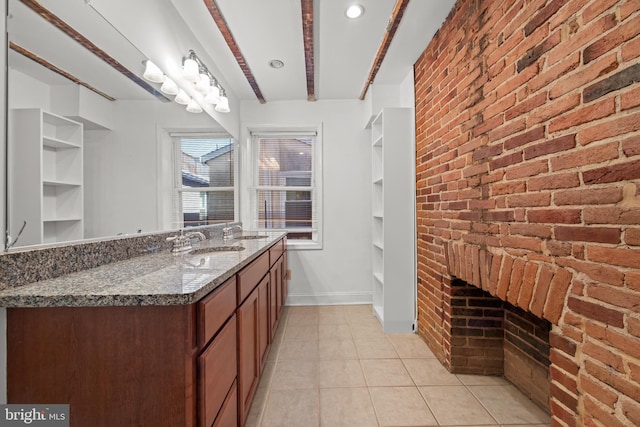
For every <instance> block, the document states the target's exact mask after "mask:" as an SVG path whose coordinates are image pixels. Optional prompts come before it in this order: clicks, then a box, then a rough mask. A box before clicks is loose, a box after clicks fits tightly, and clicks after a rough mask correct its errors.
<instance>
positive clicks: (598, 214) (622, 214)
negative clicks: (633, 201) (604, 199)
mask: <svg viewBox="0 0 640 427" xmlns="http://www.w3.org/2000/svg"><path fill="white" fill-rule="evenodd" d="M583 216H584V223H585V224H629V225H635V224H640V209H639V208H637V207H634V206H629V207H617V206H614V207H608V206H601V207H600V206H598V207H596V206H590V207H586V208H584V213H583Z"/></svg>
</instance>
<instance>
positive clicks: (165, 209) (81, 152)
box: [3, 0, 233, 247]
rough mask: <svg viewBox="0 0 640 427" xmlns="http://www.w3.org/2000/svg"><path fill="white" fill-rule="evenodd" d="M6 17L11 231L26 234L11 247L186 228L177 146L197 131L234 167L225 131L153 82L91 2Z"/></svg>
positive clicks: (40, 6)
mask: <svg viewBox="0 0 640 427" xmlns="http://www.w3.org/2000/svg"><path fill="white" fill-rule="evenodd" d="M7 10H8V17H7V31H8V47H7V50H8V54H7V61H8V63H7V75H8V85H7V92H8V94H7V98H8V102H7V118H6V119H7V122H6V123H7V130H8V138H7V144H8V158H7V171H8V173H7V176H8V186H7V188H8V195H7V213H8V220H7V224H8V225H7V227H8V232H9V235H11V236H12V238H13V240H15V238H16V237H17V236H18V233H19V232H20V230H22V233H21V235H20V237H19V239H18V240H17V242H16V243H15V244H13V243H12V244H11V246H12V247H23V246H27V245H28V246H30V245H39V244H50V243H55V242H67V241H76V240H83V239H95V238H103V237H108V236H115V235H122V234H133V233H138V232H142V233H144V232H153V231H161V230H167V229H176V228H179V227H181V226H182V225H183V224H182V223H181V220H182V218H176V217H175V214H172V209H173V208H172V206H173V205H175V203H176V195H175V194H174V193H173V189H174V188H175V186H176V182H177V181H176V176H175V175H174V174H173V171H175V170H176V168H175V166H174V164H175V160H174V159H175V158H176V157H175V147H176V144H174V143H173V142H172V140H174V139H175V138H176V136H175V135H179V134H180V133H182V134H184V132H185V131H186V130H189V129H197V130H198V131H199V136H198V137H197V138H202V139H207V140H215V141H216V142H215V143H214V145H212V147H214V148H212V150H214V149H215V150H219V151H220V152H223V151H224V152H226V153H229V152H231V154H229V156H232V154H233V150H228V149H227V150H225V149H224V145H225V144H229V143H232V140H231V139H230V137H229V136H228V135H227V134H225V131H224V129H222V127H220V126H219V125H218V124H217V123H216V122H215V121H214V120H213V119H212V118H211V117H210V116H208V115H207V114H192V113H188V112H186V111H185V109H184V107H183V106H181V105H178V104H176V103H175V102H173V101H172V98H173V97H169V96H165V95H164V94H162V93H161V92H160V91H159V90H158V88H159V85H154V84H150V83H148V82H145V81H144V80H143V79H142V78H141V77H140V76H142V74H143V71H144V65H143V63H144V61H145V59H146V57H145V55H144V53H143V52H141V50H140V49H139V48H138V47H137V46H135V45H134V44H133V43H132V42H131V41H130V40H128V39H127V38H125V37H124V36H123V34H122V33H121V32H120V31H119V30H118V28H116V27H114V26H113V25H112V24H111V23H110V22H109V21H107V20H106V19H105V18H104V17H103V16H102V15H101V14H100V13H99V11H97V10H96V9H95V8H94V7H92V6H91V3H90V2H86V1H84V0H40V1H38V2H36V1H29V0H7ZM69 29H71V31H69ZM172 131H174V135H173V136H172V134H171V132H172ZM182 137H184V135H182ZM225 141H227V142H225ZM178 146H179V144H178ZM231 158H232V157H230V159H231ZM172 162H173V163H172ZM178 179H179V178H178ZM194 179H195V178H194ZM200 184H201V183H200ZM178 185H179V184H178ZM178 203H179V202H178ZM185 203H186V202H185ZM190 203H191V202H190ZM231 219H233V218H231ZM25 224H26V225H25ZM3 234H4V233H3Z"/></svg>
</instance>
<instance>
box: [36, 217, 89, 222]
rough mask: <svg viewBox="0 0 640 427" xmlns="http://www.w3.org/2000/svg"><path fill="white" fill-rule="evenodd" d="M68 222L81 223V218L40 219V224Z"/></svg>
mask: <svg viewBox="0 0 640 427" xmlns="http://www.w3.org/2000/svg"><path fill="white" fill-rule="evenodd" d="M69 221H82V218H79V217H68V218H43V219H42V222H69Z"/></svg>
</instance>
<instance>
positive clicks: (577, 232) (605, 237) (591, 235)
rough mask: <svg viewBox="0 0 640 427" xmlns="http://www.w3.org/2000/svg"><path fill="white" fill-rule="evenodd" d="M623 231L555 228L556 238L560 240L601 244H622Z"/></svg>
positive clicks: (596, 228)
mask: <svg viewBox="0 0 640 427" xmlns="http://www.w3.org/2000/svg"><path fill="white" fill-rule="evenodd" d="M621 234H622V231H621V230H620V229H619V228H602V227H564V226H556V227H554V236H555V238H556V239H558V240H568V241H574V240H578V241H581V242H599V243H620V236H621Z"/></svg>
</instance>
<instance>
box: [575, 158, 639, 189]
mask: <svg viewBox="0 0 640 427" xmlns="http://www.w3.org/2000/svg"><path fill="white" fill-rule="evenodd" d="M582 178H583V180H584V183H585V184H603V183H607V182H618V181H630V180H633V179H639V178H640V160H635V161H631V162H626V163H619V164H616V165H611V166H606V167H602V168H597V169H591V170H588V171H585V172H583V173H582Z"/></svg>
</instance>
